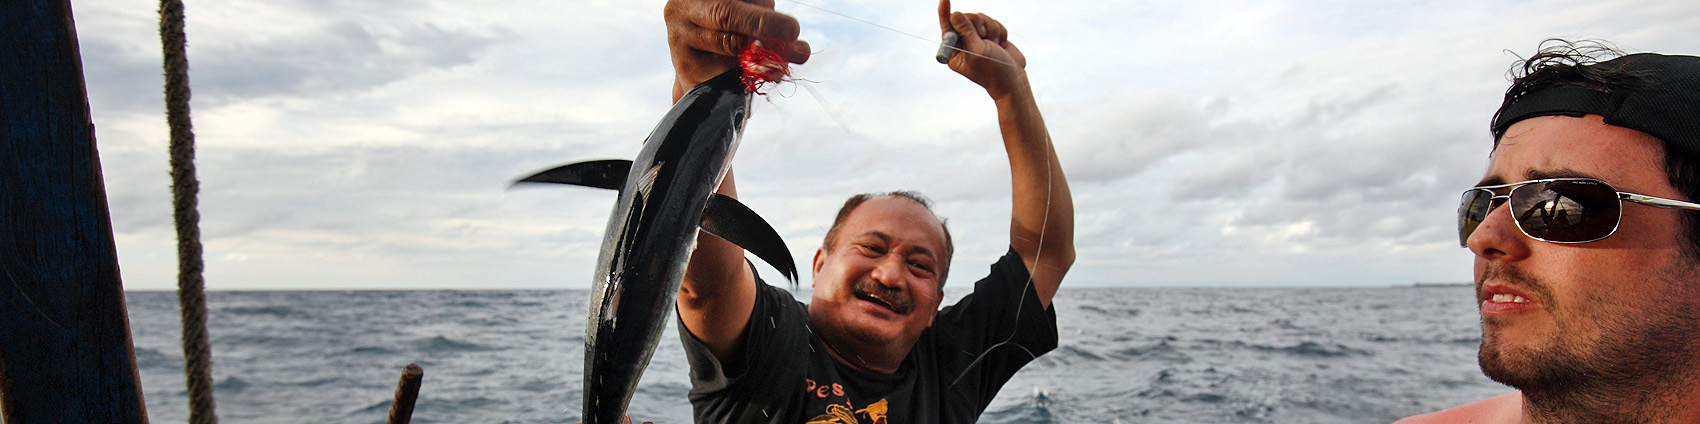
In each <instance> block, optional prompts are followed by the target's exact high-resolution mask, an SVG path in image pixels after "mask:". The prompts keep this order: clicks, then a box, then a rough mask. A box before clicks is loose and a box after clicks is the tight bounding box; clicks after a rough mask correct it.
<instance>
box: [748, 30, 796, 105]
mask: <svg viewBox="0 0 1700 424" xmlns="http://www.w3.org/2000/svg"><path fill="white" fill-rule="evenodd" d="M738 64H739V65H742V66H743V67H744V77H743V82H744V91H749V92H751V93H757V92H758V90H760V89H761V87H762V86H763V85H766V84H768V83H776V82H779V81H780V80H783V79H785V77H786V76H787V75H788V74H789V73H790V72H791V69H790V64H789V63H787V62H786V61H785V58H784V57H782V56H780V55H779V53H775V52H773V51H772V50H768V49H767V48H766V47H763V46H762V44H761V43H759V42H757V43H750V46H749V47H746V48H744V54H743V55H742V56H740V57H739V58H738Z"/></svg>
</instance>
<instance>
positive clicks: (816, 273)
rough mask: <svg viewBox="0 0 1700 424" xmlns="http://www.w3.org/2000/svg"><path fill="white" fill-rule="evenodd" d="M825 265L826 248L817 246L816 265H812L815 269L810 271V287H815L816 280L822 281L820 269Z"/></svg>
mask: <svg viewBox="0 0 1700 424" xmlns="http://www.w3.org/2000/svg"><path fill="white" fill-rule="evenodd" d="M824 266H826V249H825V248H815V259H814V265H813V266H811V267H810V268H813V271H811V272H810V278H809V287H814V285H815V282H816V281H820V269H821V267H824Z"/></svg>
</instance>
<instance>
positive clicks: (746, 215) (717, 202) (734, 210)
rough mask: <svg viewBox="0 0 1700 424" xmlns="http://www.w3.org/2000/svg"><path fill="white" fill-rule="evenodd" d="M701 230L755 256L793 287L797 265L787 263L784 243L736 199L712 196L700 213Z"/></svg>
mask: <svg viewBox="0 0 1700 424" xmlns="http://www.w3.org/2000/svg"><path fill="white" fill-rule="evenodd" d="M702 230H703V231H707V232H708V233H709V234H713V235H714V236H715V237H720V238H721V239H722V240H726V241H728V242H731V243H732V244H736V245H738V247H742V248H744V250H748V251H750V253H755V254H756V257H757V258H761V260H763V261H766V262H767V263H768V264H769V265H773V267H774V268H777V269H779V273H780V274H784V275H785V278H786V279H789V280H791V284H793V285H795V284H797V264H796V262H793V261H792V260H791V249H790V248H787V247H785V239H782V238H780V237H779V232H778V231H774V230H773V226H772V225H768V223H767V221H765V220H762V219H761V216H758V215H756V213H755V211H751V210H750V208H749V207H746V206H744V204H743V203H739V202H738V199H733V198H731V197H727V196H725V195H722V194H720V193H714V196H713V197H710V198H709V199H708V207H707V208H705V209H703V211H702Z"/></svg>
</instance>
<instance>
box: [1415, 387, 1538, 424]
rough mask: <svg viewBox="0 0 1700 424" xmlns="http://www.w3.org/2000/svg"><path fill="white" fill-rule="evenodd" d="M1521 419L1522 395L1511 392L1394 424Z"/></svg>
mask: <svg viewBox="0 0 1700 424" xmlns="http://www.w3.org/2000/svg"><path fill="white" fill-rule="evenodd" d="M1522 418H1523V393H1522V392H1511V393H1506V394H1503V395H1499V396H1494V397H1490V398H1487V399H1482V400H1478V401H1475V402H1472V403H1470V404H1467V405H1464V406H1459V407H1456V408H1451V409H1446V410H1443V411H1440V412H1433V413H1427V414H1422V415H1418V416H1414V417H1410V418H1406V419H1403V420H1399V421H1398V422H1397V423H1394V424H1427V423H1480V424H1495V423H1516V422H1519V421H1520V420H1522Z"/></svg>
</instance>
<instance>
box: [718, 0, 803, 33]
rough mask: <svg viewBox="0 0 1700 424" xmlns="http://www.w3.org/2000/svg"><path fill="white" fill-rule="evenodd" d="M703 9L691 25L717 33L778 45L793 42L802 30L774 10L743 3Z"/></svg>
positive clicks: (729, 2)
mask: <svg viewBox="0 0 1700 424" xmlns="http://www.w3.org/2000/svg"><path fill="white" fill-rule="evenodd" d="M704 8H705V9H704V10H703V11H702V13H699V14H696V15H695V16H693V18H692V19H691V22H692V23H695V24H697V26H700V27H704V28H708V29H711V30H715V31H725V32H730V33H733V34H737V35H741V36H745V37H750V38H759V39H763V40H769V41H777V42H790V41H794V40H796V39H797V34H798V33H800V32H801V31H802V30H801V29H800V28H801V27H800V26H798V24H797V20H796V19H794V18H792V17H790V16H786V15H785V14H783V13H779V12H778V11H775V10H773V9H772V8H771V7H762V6H759V5H754V4H750V3H745V2H741V1H721V2H714V3H711V4H708V5H706V6H704Z"/></svg>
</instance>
